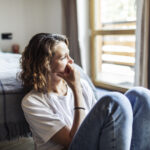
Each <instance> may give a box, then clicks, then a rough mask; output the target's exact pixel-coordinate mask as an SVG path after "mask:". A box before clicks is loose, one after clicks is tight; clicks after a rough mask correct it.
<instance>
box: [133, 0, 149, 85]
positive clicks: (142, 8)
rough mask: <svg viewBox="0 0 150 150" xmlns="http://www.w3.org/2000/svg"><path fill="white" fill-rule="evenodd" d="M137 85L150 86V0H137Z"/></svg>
mask: <svg viewBox="0 0 150 150" xmlns="http://www.w3.org/2000/svg"><path fill="white" fill-rule="evenodd" d="M136 2H137V28H136V67H135V72H136V73H135V85H138V86H144V87H146V88H150V79H149V78H150V77H149V75H150V73H149V72H150V69H149V67H150V61H149V55H150V53H149V51H150V1H149V0H137V1H136Z"/></svg>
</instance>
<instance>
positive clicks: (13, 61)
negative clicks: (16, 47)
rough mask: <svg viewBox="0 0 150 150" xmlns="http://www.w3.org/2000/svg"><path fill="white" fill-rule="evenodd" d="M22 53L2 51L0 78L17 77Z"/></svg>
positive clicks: (0, 55)
mask: <svg viewBox="0 0 150 150" xmlns="http://www.w3.org/2000/svg"><path fill="white" fill-rule="evenodd" d="M20 57H21V54H13V53H3V52H0V79H3V78H7V77H16V74H17V73H18V72H19V71H20V63H19V61H20Z"/></svg>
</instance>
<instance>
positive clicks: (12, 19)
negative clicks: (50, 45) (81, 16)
mask: <svg viewBox="0 0 150 150" xmlns="http://www.w3.org/2000/svg"><path fill="white" fill-rule="evenodd" d="M62 15H63V13H62V5H61V0H0V34H1V33H5V32H11V33H12V34H13V39H12V40H2V39H0V49H2V50H4V51H10V49H11V45H12V44H13V43H18V44H19V45H20V47H21V48H20V49H21V51H22V50H23V49H24V47H25V45H26V44H27V43H28V41H29V40H30V38H31V37H32V36H33V35H34V34H36V33H39V32H50V33H60V34H64V26H63V23H64V22H63V16H62Z"/></svg>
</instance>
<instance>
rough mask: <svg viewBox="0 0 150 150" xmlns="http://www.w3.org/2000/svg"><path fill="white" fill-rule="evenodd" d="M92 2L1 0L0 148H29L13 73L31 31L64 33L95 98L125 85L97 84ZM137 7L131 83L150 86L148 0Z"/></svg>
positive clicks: (19, 88)
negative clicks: (133, 73)
mask: <svg viewBox="0 0 150 150" xmlns="http://www.w3.org/2000/svg"><path fill="white" fill-rule="evenodd" d="M97 1H99V0H97ZM94 2H96V0H89V1H87V0H83V1H80V0H76V1H74V0H13V1H10V0H0V19H1V27H0V35H1V37H0V117H1V120H0V150H33V149H34V143H33V139H32V136H31V132H30V129H29V127H28V124H27V123H26V121H25V118H24V115H23V112H22V110H21V107H20V103H21V99H22V98H23V96H24V95H25V94H26V91H24V89H23V87H22V85H21V81H20V80H19V78H18V73H19V71H20V66H19V59H20V57H21V53H22V52H23V50H24V48H25V46H26V45H27V43H28V41H29V39H30V38H31V37H32V36H33V35H34V34H36V33H39V32H49V33H59V34H64V35H67V37H68V38H69V41H70V49H71V56H72V57H73V59H74V60H75V63H76V64H75V67H76V69H77V70H78V71H79V72H80V74H81V78H84V79H85V80H87V81H88V83H89V85H90V86H91V88H92V90H93V92H94V94H95V97H96V99H97V100H98V99H99V98H100V97H101V96H102V95H103V94H105V93H106V92H109V91H110V90H113V91H116V90H117V91H121V92H124V91H125V90H126V89H127V88H122V87H121V86H120V87H119V86H116V85H113V84H107V85H106V83H105V82H101V83H100V84H99V81H97V78H95V76H96V73H97V72H96V71H97V69H95V68H96V66H97V64H96V63H97V62H98V60H96V56H95V55H94V54H95V52H94V51H93V48H96V47H94V44H93V40H94V38H95V37H96V36H97V35H98V36H101V33H103V31H101V30H97V31H98V32H97V31H96V32H95V29H94V27H93V25H92V18H91V16H92V15H93V13H92V10H95V6H93V5H94V4H95V3H94ZM136 7H137V8H136V10H137V12H136V13H137V14H136V16H138V18H136V29H138V30H137V31H136V32H135V36H136V45H135V47H136V48H135V49H136V54H135V58H136V59H135V66H134V69H135V77H134V82H135V83H134V85H133V86H143V87H146V88H150V80H149V69H148V68H149V65H150V61H149V60H148V58H149V53H148V51H149V49H150V45H149V39H150V34H149V33H150V30H149V24H150V19H149V18H150V17H149V14H150V13H149V12H150V10H149V7H150V2H149V1H147V0H141V1H138V0H137V4H136ZM93 22H94V21H93ZM114 33H115V32H114ZM115 34H116V33H115ZM14 46H16V47H14ZM96 61H97V62H96ZM109 87H111V88H109Z"/></svg>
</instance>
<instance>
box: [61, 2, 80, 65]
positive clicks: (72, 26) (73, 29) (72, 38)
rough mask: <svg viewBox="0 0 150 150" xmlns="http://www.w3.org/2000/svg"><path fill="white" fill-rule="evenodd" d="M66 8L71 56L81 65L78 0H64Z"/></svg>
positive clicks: (65, 19)
mask: <svg viewBox="0 0 150 150" xmlns="http://www.w3.org/2000/svg"><path fill="white" fill-rule="evenodd" d="M62 5H63V8H64V21H65V25H64V26H65V34H66V36H67V37H68V39H69V48H70V56H71V57H72V58H73V59H74V61H75V63H77V64H78V65H79V66H82V65H81V53H80V45H79V37H78V22H77V3H76V0H62Z"/></svg>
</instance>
